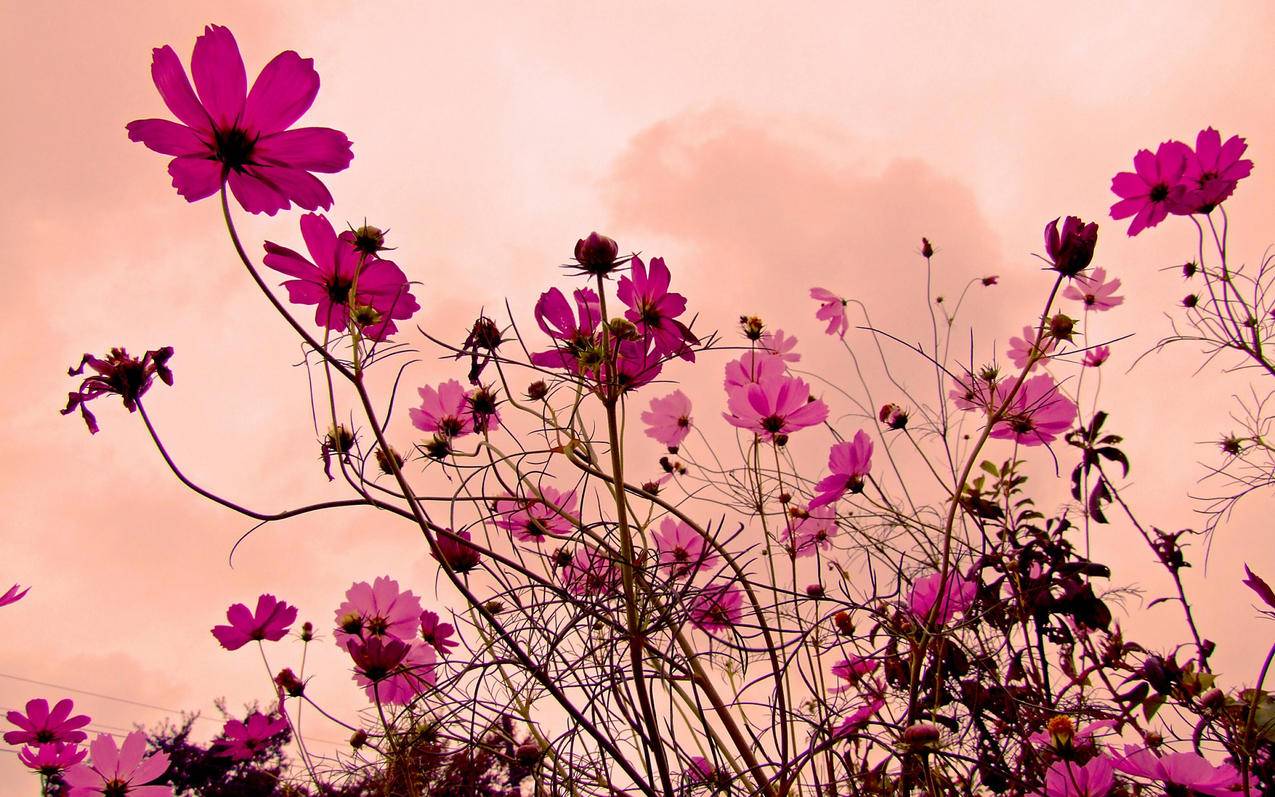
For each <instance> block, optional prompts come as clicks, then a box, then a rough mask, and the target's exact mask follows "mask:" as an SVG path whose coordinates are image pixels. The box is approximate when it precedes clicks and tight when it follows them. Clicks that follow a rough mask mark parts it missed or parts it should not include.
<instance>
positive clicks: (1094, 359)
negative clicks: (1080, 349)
mask: <svg viewBox="0 0 1275 797" xmlns="http://www.w3.org/2000/svg"><path fill="white" fill-rule="evenodd" d="M1110 356H1111V347H1110V346H1094V347H1093V348H1092V349H1090V350H1089V351H1087V352H1085V358H1084V359H1083V360H1081V361H1080V362H1081V365H1083V366H1085V367H1086V368H1097V367H1098V366H1100V365H1102V364H1103V363H1105V362H1106V361H1107V358H1108V357H1110Z"/></svg>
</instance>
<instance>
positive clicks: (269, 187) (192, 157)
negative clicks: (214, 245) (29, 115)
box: [128, 25, 354, 216]
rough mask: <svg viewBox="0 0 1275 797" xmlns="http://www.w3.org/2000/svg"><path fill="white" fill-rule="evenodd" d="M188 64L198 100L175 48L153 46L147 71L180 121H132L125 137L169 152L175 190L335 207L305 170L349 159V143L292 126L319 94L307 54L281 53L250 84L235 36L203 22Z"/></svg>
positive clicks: (266, 205)
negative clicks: (219, 192) (225, 187)
mask: <svg viewBox="0 0 1275 797" xmlns="http://www.w3.org/2000/svg"><path fill="white" fill-rule="evenodd" d="M190 71H191V74H193V75H194V78H195V88H196V89H198V90H199V96H198V97H196V95H195V92H194V90H192V89H191V87H190V81H189V80H187V78H186V70H185V69H183V68H182V64H181V61H180V59H178V57H177V53H175V52H173V48H172V47H170V46H168V45H165V46H163V47H158V48H156V49H155V50H154V52H153V54H152V60H151V78H152V79H154V81H155V88H157V89H159V94H160V96H161V97H163V99H164V104H165V105H167V106H168V110H170V111H172V112H173V115H174V116H176V117H177V118H178V119H179V120H180V121H181V124H178V123H177V122H172V121H169V120H167V119H139V120H137V121H135V122H130V123H129V124H128V137H129V139H130V140H132V141H140V142H142V143H143V144H145V145H146V146H147V147H149V148H151V149H153V150H154V151H156V152H158V153H160V154H162V155H173V156H175V157H174V158H173V160H172V161H170V162H169V164H168V173H169V174H171V175H172V177H173V187H174V188H176V189H177V193H179V194H181V195H182V196H183V197H185V198H186V201H187V202H194V201H196V200H200V199H204V198H205V197H208V196H211V195H213V194H214V193H216V192H217V190H218V189H220V188H221V187H222V186H223V185H225V184H226V183H227V182H229V183H230V190H231V192H232V193H233V194H234V195H235V199H237V200H239V204H240V205H242V206H243V209H244V210H246V211H248V212H249V213H265V214H267V215H271V216H273V215H274V214H275V213H276V212H278V211H280V210H287V209H288V208H289V207H290V206H291V204H292V203H296V204H297V205H298V206H300V207H303V208H305V209H307V210H317V209H319V208H325V209H326V208H330V207H331V206H332V195H331V194H330V193H328V189H327V187H326V186H324V185H323V183H321V182H320V181H319V179H318V178H316V177H315V176H314V175H313V174H311V172H321V173H328V174H331V173H334V172H339V171H341V170H343V169H345V168H346V167H347V166H349V165H350V160H351V159H353V157H354V155H353V154H352V153H351V152H350V140H349V139H348V138H346V137H345V134H344V133H341V132H340V131H337V130H331V129H328V128H326V127H302V128H298V129H296V130H289V129H288V128H289V127H291V126H292V124H293V123H294V122H296V121H297V120H298V119H300V118H301V115H302V114H304V113H305V112H306V111H307V110H308V109H309V108H310V105H311V103H313V102H314V98H315V96H316V95H317V94H318V93H319V75H318V73H317V72H315V71H314V60H313V59H311V58H302V57H301V56H299V55H297V54H296V53H295V52H293V51H291V50H289V51H287V52H284V53H280V54H279V55H277V56H275V57H274V59H273V60H272V61H270V63H268V64H266V67H265V68H264V69H262V70H261V74H260V75H258V76H257V80H256V81H255V82H254V83H253V84H252V91H248V86H247V83H248V76H247V74H246V73H245V72H244V64H243V59H242V58H241V57H240V55H239V45H238V44H236V43H235V37H234V35H233V34H231V32H230V31H229V30H228V29H226V28H223V27H221V26H219V25H209V26H208V27H206V28H204V34H203V35H202V36H200V37H199V38H198V39H196V40H195V52H194V55H193V56H192V57H191V59H190Z"/></svg>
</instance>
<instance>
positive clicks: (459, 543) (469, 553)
mask: <svg viewBox="0 0 1275 797" xmlns="http://www.w3.org/2000/svg"><path fill="white" fill-rule="evenodd" d="M455 534H456V536H457V537H460V538H461V539H460V540H454V539H452V538H451V537H448V536H447V535H445V534H439V535H437V537H436V540H437V543H438V553H437V554H435V553H433V552H431V553H430V556H433V557H434V558H435V559H436V560H438V561H440V562H443V563H446V564H447V565H448V566H449V567H451V569H452V570H455V571H456V572H457V573H468V572H469V571H470V570H473V569H474V568H475V567H478V564H479V563H480V562H481V561H482V554H480V553H479V552H478V549H477V548H475V547H474V546H472V545H467V544H466V542H465V541H468V540H472V539H473V537H471V536H470V534H469V532H468V531H458V532H455Z"/></svg>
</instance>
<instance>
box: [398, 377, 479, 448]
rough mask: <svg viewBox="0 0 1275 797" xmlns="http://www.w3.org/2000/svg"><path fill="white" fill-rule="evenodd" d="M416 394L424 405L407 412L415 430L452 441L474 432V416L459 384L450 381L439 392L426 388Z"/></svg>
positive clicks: (418, 390) (463, 389) (438, 389)
mask: <svg viewBox="0 0 1275 797" xmlns="http://www.w3.org/2000/svg"><path fill="white" fill-rule="evenodd" d="M416 392H418V393H419V394H420V396H421V405H420V406H419V407H413V408H411V409H409V410H408V411H407V414H408V416H409V417H410V418H411V419H412V426H415V427H416V428H417V429H420V430H421V431H422V432H435V433H437V434H439V435H441V436H442V437H445V438H447V439H449V440H450V439H452V438H456V437H463V436H465V435H467V434H470V433H471V432H473V431H474V417H473V413H472V412H471V409H470V403H469V400H468V397H467V396H466V395H465V388H463V387H461V384H460V382H457V381H456V380H455V379H449V380H447V381H446V382H444V383H442V384H441V385H439V386H438V387H437V388H433V387H430V386H429V385H426V386H425V387H422V388H418V389H417V391H416Z"/></svg>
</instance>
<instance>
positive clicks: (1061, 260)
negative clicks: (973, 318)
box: [984, 216, 1098, 284]
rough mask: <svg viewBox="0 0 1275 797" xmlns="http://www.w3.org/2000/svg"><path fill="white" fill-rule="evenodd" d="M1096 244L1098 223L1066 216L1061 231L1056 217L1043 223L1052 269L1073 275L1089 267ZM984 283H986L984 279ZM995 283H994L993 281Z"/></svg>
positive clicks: (1046, 251) (1046, 249)
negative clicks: (1086, 222)
mask: <svg viewBox="0 0 1275 797" xmlns="http://www.w3.org/2000/svg"><path fill="white" fill-rule="evenodd" d="M1097 245H1098V224H1097V223H1096V222H1092V221H1091V222H1089V223H1088V224H1085V223H1084V222H1083V221H1081V220H1080V219H1079V218H1077V217H1076V216H1068V217H1067V219H1066V221H1064V222H1063V226H1062V230H1061V232H1060V231H1059V229H1058V219H1054V220H1053V221H1051V222H1049V224H1046V225H1045V254H1047V255H1049V261H1050V264H1051V265H1052V266H1053V268H1054V270H1055V271H1057V272H1058V273H1060V274H1065V275H1066V276H1068V277H1074V276H1076V275H1077V274H1079V273H1080V272H1082V271H1084V270H1085V269H1086V268H1088V267H1089V263H1090V262H1091V261H1092V260H1093V250H1094V247H1096V246H1097ZM984 284H987V283H986V281H984ZM993 284H995V283H993Z"/></svg>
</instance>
